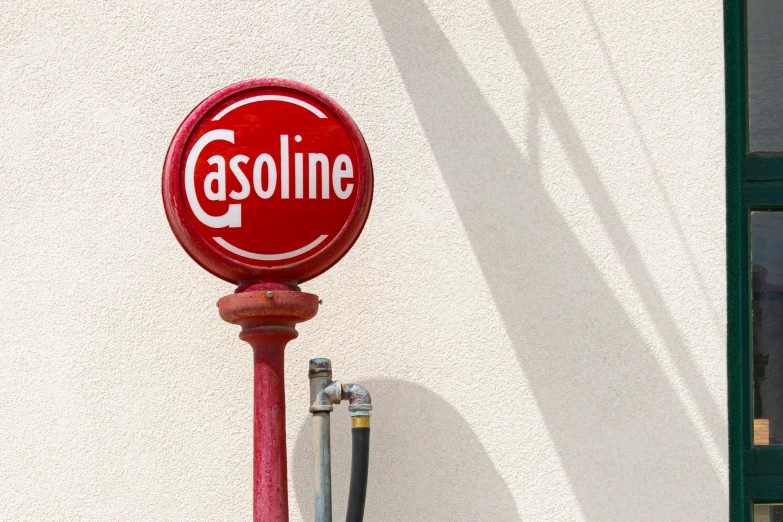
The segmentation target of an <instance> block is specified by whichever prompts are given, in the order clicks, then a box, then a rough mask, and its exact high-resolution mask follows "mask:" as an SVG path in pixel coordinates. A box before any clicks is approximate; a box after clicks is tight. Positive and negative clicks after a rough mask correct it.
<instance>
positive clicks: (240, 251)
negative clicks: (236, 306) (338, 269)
mask: <svg viewBox="0 0 783 522" xmlns="http://www.w3.org/2000/svg"><path fill="white" fill-rule="evenodd" d="M372 189H373V176H372V163H371V161H370V153H369V151H368V150H367V144H366V143H365V142H364V138H363V137H362V134H361V132H359V128H358V127H357V126H356V124H355V123H354V122H353V120H352V119H351V117H350V116H348V114H347V113H346V112H345V111H344V110H343V109H342V108H341V107H340V106H338V105H337V104H336V103H335V102H334V101H332V100H331V99H329V98H328V97H327V96H326V95H324V94H322V93H320V92H318V91H316V90H315V89H313V88H311V87H307V86H306V85H302V84H300V83H296V82H292V81H287V80H276V79H263V80H248V81H245V82H241V83H237V84H234V85H231V86H229V87H226V88H225V89H222V90H220V91H218V92H216V93H215V94H213V95H212V96H210V97H209V98H207V99H206V100H204V101H203V102H201V103H200V104H199V105H198V107H196V108H195V109H194V110H193V111H192V112H191V113H190V115H188V117H187V118H186V119H185V121H184V122H182V125H180V127H179V129H178V130H177V132H176V134H175V135H174V139H173V140H172V142H171V145H170V146H169V150H168V153H167V155H166V162H165V164H164V166H163V204H164V206H165V209H166V216H167V218H168V220H169V224H170V225H171V229H172V230H173V231H174V235H175V236H176V237H177V239H178V240H179V242H180V244H181V245H182V246H183V248H184V249H185V250H186V251H187V253H188V254H190V256H191V257H192V258H193V259H195V260H196V262H198V263H199V264H200V265H201V266H203V267H204V268H205V269H207V270H208V271H210V272H212V273H213V274H215V275H217V276H218V277H221V278H223V279H225V280H227V281H231V282H234V283H238V284H239V283H245V282H255V281H272V282H284V283H294V284H296V283H299V282H302V281H306V280H308V279H311V278H313V277H315V276H317V275H318V274H320V273H322V272H324V271H325V270H327V269H328V268H329V267H331V266H332V265H334V264H335V263H336V262H337V261H339V260H340V258H341V257H342V256H343V255H344V254H345V253H346V252H347V251H348V250H349V249H350V248H351V246H352V245H353V243H354V242H355V241H356V239H357V238H358V237H359V234H360V233H361V231H362V228H363V227H364V223H365V221H366V219H367V214H368V213H369V211H370V203H371V201H372Z"/></svg>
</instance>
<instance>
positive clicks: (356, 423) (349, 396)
mask: <svg viewBox="0 0 783 522" xmlns="http://www.w3.org/2000/svg"><path fill="white" fill-rule="evenodd" d="M309 378H310V413H312V414H313V459H314V473H313V480H314V483H315V520H316V522H332V463H331V441H330V435H331V434H330V425H329V421H330V418H329V414H330V413H331V412H332V411H334V405H335V404H339V403H340V401H344V400H345V401H348V411H349V412H351V425H352V428H354V429H353V430H352V431H353V438H354V444H353V445H354V456H353V457H352V458H353V462H352V464H351V492H350V494H349V506H348V519H349V520H361V519H362V517H363V514H364V498H365V495H366V491H367V458H368V455H369V427H370V411H371V410H372V399H371V397H370V392H368V391H367V389H366V388H365V387H364V386H361V385H359V384H341V383H340V381H333V380H332V364H331V362H330V361H329V359H312V360H311V361H310V371H309ZM357 442H358V444H357ZM357 448H360V451H357ZM357 459H358V460H357Z"/></svg>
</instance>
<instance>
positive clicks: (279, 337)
mask: <svg viewBox="0 0 783 522" xmlns="http://www.w3.org/2000/svg"><path fill="white" fill-rule="evenodd" d="M218 308H219V310H220V317H222V318H223V319H224V320H225V321H228V322H229V323H233V324H238V325H240V326H241V327H242V332H241V333H240V334H239V337H240V339H242V340H243V341H246V342H248V343H249V344H250V345H251V346H252V347H253V354H254V361H255V372H254V373H255V378H254V380H255V406H254V415H253V417H254V419H253V426H254V428H253V432H254V440H253V520H254V522H288V480H287V473H288V471H287V469H288V468H287V463H286V444H285V438H286V435H285V395H284V389H285V380H284V374H283V353H284V350H285V346H286V344H288V342H289V341H291V340H293V339H295V338H296V337H297V335H298V334H297V331H296V325H297V323H301V322H303V321H307V320H309V319H312V318H313V317H314V316H315V314H316V312H317V311H318V297H317V296H315V295H313V294H308V293H304V292H300V291H299V290H298V289H296V288H294V287H288V286H285V285H281V284H274V283H266V284H263V283H262V284H256V285H252V286H250V287H247V288H245V289H244V290H243V291H238V292H237V293H235V294H232V295H229V296H226V297H223V298H222V299H220V301H218Z"/></svg>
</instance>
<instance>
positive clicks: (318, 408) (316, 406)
mask: <svg viewBox="0 0 783 522" xmlns="http://www.w3.org/2000/svg"><path fill="white" fill-rule="evenodd" d="M342 389H343V387H342V385H341V384H340V381H329V384H327V386H326V387H325V388H324V389H323V390H321V391H319V392H318V393H316V395H315V400H313V403H312V404H311V405H310V413H318V412H324V411H328V412H331V411H334V406H332V405H333V404H340V401H341V400H342V398H343V397H342Z"/></svg>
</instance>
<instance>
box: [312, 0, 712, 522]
mask: <svg viewBox="0 0 783 522" xmlns="http://www.w3.org/2000/svg"><path fill="white" fill-rule="evenodd" d="M370 3H371V5H372V7H373V10H374V11H375V15H376V17H377V19H378V22H379V24H380V28H381V30H382V31H383V34H384V37H385V39H386V41H387V43H388V45H389V48H390V50H391V53H392V55H393V57H394V60H395V62H396V64H397V67H398V69H399V72H400V74H401V77H402V80H403V82H404V84H405V86H406V89H407V91H408V94H409V96H410V98H411V100H412V103H413V106H414V108H415V110H416V113H417V116H418V118H419V120H420V123H421V125H422V128H423V129H424V132H425V133H426V136H427V139H428V141H429V144H430V146H431V148H432V150H433V152H434V155H435V158H436V160H437V162H438V165H439V167H440V171H441V173H442V175H443V177H444V179H445V182H446V184H447V186H448V188H449V190H450V193H451V197H452V200H453V201H454V203H455V205H456V207H457V210H458V212H459V215H460V218H461V220H462V222H463V225H464V227H465V229H466V231H467V234H468V236H469V239H470V241H471V244H472V246H473V249H474V251H475V254H476V256H477V259H478V261H479V263H480V265H481V268H482V270H483V272H484V276H485V279H486V280H487V282H488V284H489V286H490V287H491V291H492V293H493V296H494V300H495V302H496V304H497V307H498V309H499V311H500V313H501V314H502V317H503V320H504V322H505V325H506V329H507V331H508V334H509V335H510V337H511V339H512V341H513V343H514V346H515V349H516V350H517V354H518V360H519V364H520V366H521V368H522V369H523V371H524V372H525V376H526V378H527V380H528V382H529V383H530V386H531V389H532V392H533V394H534V396H535V399H536V401H537V404H538V407H539V409H540V411H541V414H542V416H543V418H544V421H545V422H546V425H547V428H548V430H549V434H550V437H551V441H552V444H553V447H554V448H555V450H556V451H557V452H558V455H559V458H560V461H561V463H562V466H563V470H564V472H565V473H566V474H567V477H568V479H569V481H570V484H571V487H572V492H573V494H574V496H575V498H576V500H577V501H578V503H579V506H580V508H581V510H582V515H583V517H584V519H585V520H590V521H599V520H601V521H603V520H605V521H615V520H655V521H660V520H725V518H726V494H727V493H726V487H725V484H724V483H723V482H722V481H721V479H720V477H719V476H718V471H717V470H722V469H723V467H724V466H725V463H724V462H723V460H724V459H725V447H726V434H725V420H724V415H723V414H722V412H720V411H719V410H718V407H717V406H716V404H715V402H714V399H713V398H712V397H711V395H710V393H709V391H708V389H707V386H706V384H705V383H704V381H703V380H702V378H701V376H700V375H699V372H698V370H697V367H696V365H695V362H694V361H693V360H692V358H691V354H690V353H689V351H688V348H687V346H686V344H685V342H684V340H683V338H682V336H681V334H680V332H679V330H678V324H677V322H676V321H675V320H674V318H673V317H672V316H671V314H670V312H669V310H668V309H667V306H666V302H665V300H664V298H663V296H662V295H661V294H660V292H659V291H658V289H657V288H656V285H655V282H654V280H653V278H652V277H651V276H650V274H649V273H648V272H647V271H646V269H645V265H644V263H643V261H642V257H641V255H640V253H639V252H638V251H637V250H636V248H635V246H634V243H633V241H632V238H631V236H630V234H629V232H628V230H627V229H626V228H625V226H624V224H623V222H622V220H621V218H620V216H619V214H618V212H617V211H616V209H615V208H614V206H613V204H612V201H611V199H610V198H609V195H608V193H607V192H606V189H605V188H604V187H603V186H602V184H601V181H600V180H599V178H598V176H597V175H596V172H595V168H594V166H593V162H592V160H591V158H590V157H589V155H588V153H587V151H586V149H585V148H584V146H583V145H582V144H581V142H580V140H579V136H578V134H577V132H576V130H575V128H574V126H573V124H572V123H571V122H570V120H569V117H568V115H567V114H566V112H565V110H564V108H563V105H562V103H561V102H560V100H559V99H558V98H557V96H556V94H555V89H554V87H553V85H552V83H551V81H550V80H549V78H548V76H547V74H546V70H545V68H544V66H543V64H542V63H541V61H540V60H539V58H538V56H537V55H536V53H535V50H534V49H533V46H532V43H531V41H530V39H529V37H528V36H527V34H526V32H525V30H524V28H523V26H522V25H521V23H520V22H519V20H518V18H517V14H516V12H515V11H514V10H513V8H512V7H511V6H510V5H509V4H508V2H507V1H505V0H496V1H491V2H490V5H491V7H492V10H493V12H494V14H495V16H496V18H497V20H498V22H499V24H500V26H501V27H502V30H503V32H504V35H505V37H506V38H507V39H508V41H509V43H510V44H511V46H512V48H513V49H514V51H515V53H516V56H517V59H518V60H519V62H520V65H521V67H522V70H523V71H524V73H525V74H526V75H527V76H528V78H529V80H530V84H531V85H532V86H533V87H532V89H531V92H530V96H529V99H526V100H520V103H528V104H530V107H531V112H532V114H533V117H532V118H531V121H530V126H529V129H528V135H527V141H528V145H529V151H530V152H529V153H528V155H527V156H526V157H525V156H523V155H522V154H521V153H520V151H519V150H518V149H517V147H516V145H515V144H514V142H513V139H512V137H511V136H510V135H509V134H508V132H507V131H506V129H505V128H504V126H503V124H502V122H501V121H500V120H499V119H498V117H497V116H496V115H495V114H494V112H493V110H492V108H491V107H490V106H489V105H488V103H487V102H486V101H485V99H484V97H483V96H482V94H481V92H480V90H479V89H478V87H477V86H476V85H475V83H474V82H473V80H472V79H471V77H470V75H469V73H468V71H467V70H466V69H465V67H464V66H463V65H462V63H461V61H460V59H459V56H458V55H457V53H456V52H455V50H454V49H453V48H452V47H451V45H450V43H449V42H448V40H447V39H446V37H445V36H444V34H443V33H442V32H441V30H440V28H439V27H438V25H437V23H436V21H435V20H434V18H433V16H432V14H431V13H430V12H429V11H428V9H427V8H426V6H424V4H423V3H422V2H421V1H420V0H398V1H395V2H386V1H383V0H371V2H370ZM540 118H546V119H547V120H548V122H549V123H550V124H551V126H552V128H553V129H554V130H555V132H556V135H557V137H558V139H559V141H560V143H561V146H562V147H563V150H564V151H565V153H566V156H567V158H568V160H569V162H570V163H571V165H572V168H573V171H574V172H575V173H576V174H577V176H578V177H579V181H580V183H581V184H582V187H583V189H584V191H585V192H586V193H587V195H588V197H589V199H590V202H591V204H592V206H593V208H594V211H595V213H596V214H597V216H598V217H599V219H600V221H601V224H602V226H603V228H604V231H605V232H606V234H607V236H608V237H609V240H610V243H611V245H610V246H611V247H612V248H613V249H614V250H615V251H616V253H617V255H618V256H619V257H620V258H621V260H622V263H623V265H624V268H625V270H626V271H627V273H628V274H629V275H630V277H631V278H632V280H633V285H634V287H635V290H636V291H637V293H638V295H639V296H640V298H641V300H642V302H643V305H644V307H645V309H646V311H647V312H648V314H649V317H650V318H651V320H652V321H653V323H654V325H655V328H656V330H657V332H658V334H659V335H660V337H661V338H662V339H663V340H664V342H665V345H666V346H665V349H666V350H667V351H668V355H669V357H670V358H671V360H672V362H673V364H674V366H675V370H676V372H677V379H678V380H679V381H680V383H681V386H682V388H684V389H685V390H687V392H686V393H687V394H688V395H689V397H686V399H687V400H689V401H691V406H690V407H691V411H690V412H689V411H687V410H686V408H685V406H684V400H685V399H684V397H683V395H682V391H680V392H679V393H680V394H679V395H678V391H676V390H675V389H674V388H673V387H672V385H671V383H670V380H669V378H668V377H667V375H666V374H665V373H664V372H663V370H662V369H661V367H660V365H659V363H658V362H657V360H656V359H655V358H654V357H653V355H652V354H651V353H650V351H649V350H648V347H647V343H646V341H645V340H644V339H643V338H642V337H641V335H640V334H639V332H638V331H637V330H636V328H635V326H634V324H633V320H632V318H631V317H629V316H628V314H627V312H626V311H625V310H624V309H623V307H622V306H620V304H619V303H618V302H617V301H616V299H615V297H614V295H613V292H612V290H611V289H610V288H609V287H608V286H607V285H606V284H605V282H604V281H603V279H602V276H601V274H600V273H599V271H598V270H597V269H596V267H595V265H594V264H593V263H592V262H591V260H590V259H589V257H588V255H587V254H586V252H585V251H584V250H583V249H582V247H581V246H580V244H579V242H578V240H577V238H576V237H575V236H574V234H573V233H572V232H571V230H570V229H569V226H568V223H567V222H566V221H565V220H564V219H563V217H562V216H561V215H560V214H559V213H558V211H557V208H556V206H555V205H554V204H553V202H552V201H551V200H550V198H549V197H548V195H547V193H546V191H545V189H544V187H543V185H542V183H541V180H540V173H539V171H538V170H537V169H538V157H537V144H538V138H537V127H538V124H537V123H538V121H539V119H540ZM487 175H491V176H492V183H486V182H485V181H486V176H487ZM370 385H371V387H370V389H371V390H373V391H375V388H374V387H379V388H381V389H383V386H384V385H382V384H381V383H370ZM385 386H386V387H387V389H385V390H383V391H381V389H379V392H380V393H379V395H378V396H379V397H382V396H384V394H388V395H387V396H391V394H390V393H388V391H389V390H388V387H390V386H394V384H390V383H386V384H385ZM430 397H431V396H430ZM444 408H446V411H449V412H450V413H448V414H443V413H441V414H440V415H441V416H442V418H443V419H446V420H448V418H449V415H452V421H451V422H452V424H454V423H456V424H457V425H459V426H462V432H460V431H459V430H457V431H454V432H453V435H451V436H449V438H448V439H449V440H448V441H449V442H451V443H453V442H454V441H459V440H460V437H461V436H464V435H465V433H466V432H467V433H469V430H468V429H467V427H465V426H464V423H463V422H462V421H461V419H459V417H457V416H456V415H454V414H453V412H451V410H449V409H448V406H447V405H445V404H443V403H441V405H440V409H441V410H444ZM404 411H405V410H403V411H401V412H400V413H399V415H404V414H405V413H404ZM380 418H382V417H379V420H380ZM403 420H404V419H403ZM694 422H697V423H698V424H700V425H701V426H702V427H703V432H704V433H701V434H700V433H699V431H698V430H697V429H696V428H695V426H694ZM413 424H414V423H411V422H401V423H400V424H399V425H400V426H406V425H407V426H410V427H412V428H413V429H414V430H419V431H413V432H408V431H407V430H406V431H398V432H397V434H396V436H397V437H398V438H397V440H394V441H391V440H389V441H385V442H384V444H393V446H385V445H384V447H388V448H389V451H392V448H397V449H400V448H404V451H396V452H395V453H394V456H386V457H381V458H385V459H387V460H386V461H385V463H384V465H381V464H380V462H377V461H376V463H375V464H374V465H375V466H376V467H375V479H374V480H376V481H380V482H378V483H375V484H373V488H372V491H374V492H376V493H377V492H378V491H381V490H383V489H384V488H385V490H386V491H387V492H388V493H389V495H388V497H385V498H397V497H396V496H395V493H397V494H398V495H399V498H400V499H401V500H400V502H399V503H398V504H395V505H394V509H395V510H396V512H395V515H394V516H391V515H386V513H388V511H387V507H388V506H377V507H374V508H373V510H372V512H374V513H384V517H383V518H384V519H386V520H433V521H434V520H460V519H464V520H505V519H510V518H513V517H514V516H516V515H512V513H514V510H513V509H512V508H511V507H510V506H509V507H508V508H506V507H501V508H500V511H499V513H498V515H497V516H489V515H488V514H487V513H480V512H477V511H476V509H489V507H490V506H493V505H495V502H497V501H499V502H500V505H501V506H504V505H505V504H504V503H508V502H509V501H508V493H507V491H505V489H504V486H502V485H500V484H498V480H499V479H498V477H497V475H496V474H495V473H493V472H490V471H487V469H488V465H489V464H488V459H487V457H486V456H484V455H481V454H480V451H479V450H480V448H478V443H477V442H475V441H474V440H472V439H471V440H470V442H468V443H466V444H467V445H468V447H467V448H466V449H467V450H468V451H469V455H468V456H467V457H466V458H464V459H463V458H462V457H457V456H456V453H458V452H454V451H453V450H450V451H442V452H437V451H436V453H435V454H434V455H429V456H428V452H430V451H432V450H433V449H437V448H439V447H440V445H439V443H433V441H432V440H431V437H432V434H434V433H444V432H443V431H442V430H441V431H438V430H435V429H431V428H430V427H429V426H426V425H425V426H418V427H416V426H413ZM453 429H454V427H453V426H449V427H448V430H453ZM524 436H525V435H524V434H520V443H523V441H522V438H523V437H524ZM380 445H381V443H380V442H379V441H376V445H375V448H378V447H379V446H380ZM375 458H379V457H378V454H377V453H376V454H375ZM397 459H402V462H397ZM420 459H425V461H426V463H427V465H426V466H418V465H417V463H419V462H420ZM439 459H444V461H443V462H441V461H439ZM455 462H458V463H459V464H460V469H461V470H463V471H464V473H460V474H459V478H456V479H455V478H454V477H453V476H452V475H451V469H450V468H449V467H448V466H450V465H454V463H455ZM386 466H388V470H387V467H386ZM439 469H449V472H448V473H442V474H440V473H439V472H438V470H439ZM381 470H383V471H381ZM519 473H520V474H521V475H522V476H524V474H525V470H519ZM378 474H387V475H386V476H381V477H378ZM472 475H478V476H479V477H482V478H480V479H475V480H474V479H473V478H471V476H472ZM447 480H462V481H467V482H462V483H460V484H458V485H457V486H458V487H457V488H456V489H451V488H446V487H441V486H438V485H439V484H441V483H442V481H447ZM529 480H532V479H529ZM483 481H487V485H482V482H483ZM297 482H299V481H297ZM338 484H339V481H338ZM528 484H530V483H529V482H528ZM469 485H471V487H472V485H475V486H476V487H478V489H479V490H480V491H482V495H483V494H484V491H489V492H492V493H489V494H490V495H495V496H497V497H498V498H497V499H496V500H493V501H491V502H490V501H487V502H485V501H484V500H483V499H482V500H481V501H480V503H478V504H470V507H471V508H472V510H473V511H472V516H467V517H466V518H459V516H456V515H454V514H452V512H451V511H449V512H448V513H446V512H438V513H431V514H430V515H429V516H425V517H423V518H422V517H421V516H420V515H419V513H420V512H419V510H420V509H427V506H430V507H429V509H444V510H449V509H450V508H449V507H448V506H449V504H450V503H453V502H455V499H456V501H457V502H462V503H463V504H466V505H467V504H469V503H466V502H465V500H464V498H463V497H464V496H465V495H466V494H469V493H466V491H468V490H469V491H471V492H472V491H474V490H473V489H471V488H468V487H467V486H469ZM428 490H429V491H428ZM337 491H338V493H340V488H339V487H338V488H337ZM498 491H501V492H502V493H498ZM415 492H418V493H415ZM561 494H567V492H552V498H556V497H557V496H560V495H561ZM514 495H515V496H517V495H518V496H524V492H514ZM300 498H301V497H300ZM305 498H309V495H306V496H305ZM425 498H426V499H427V500H426V502H424V500H423V499H425ZM471 498H475V497H471ZM552 498H549V499H542V501H549V502H551V501H552ZM528 500H530V499H528ZM343 504H344V497H340V496H337V503H336V505H337V506H342V505H343ZM433 506H434V507H433ZM342 509H344V508H342ZM308 513H311V511H309V512H308ZM453 513H461V511H460V510H456V509H455V510H454V512H453ZM455 516H456V518H455ZM503 517H506V518H503Z"/></svg>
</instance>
